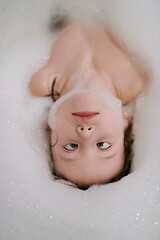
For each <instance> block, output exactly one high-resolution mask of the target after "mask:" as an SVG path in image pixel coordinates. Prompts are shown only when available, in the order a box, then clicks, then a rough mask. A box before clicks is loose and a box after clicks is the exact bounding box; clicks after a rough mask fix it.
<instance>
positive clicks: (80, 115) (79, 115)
mask: <svg viewBox="0 0 160 240" xmlns="http://www.w3.org/2000/svg"><path fill="white" fill-rule="evenodd" d="M98 114H99V112H75V113H72V115H73V117H74V118H76V119H77V120H79V121H81V122H88V121H89V120H90V119H92V118H93V117H95V116H97V115H98Z"/></svg>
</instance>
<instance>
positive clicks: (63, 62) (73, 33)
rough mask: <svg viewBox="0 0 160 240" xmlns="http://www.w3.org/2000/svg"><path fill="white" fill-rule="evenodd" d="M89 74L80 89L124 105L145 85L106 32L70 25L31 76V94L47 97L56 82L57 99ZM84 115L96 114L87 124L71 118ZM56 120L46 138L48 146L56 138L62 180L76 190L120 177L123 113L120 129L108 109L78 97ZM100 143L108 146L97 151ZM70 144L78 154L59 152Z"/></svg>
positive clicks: (54, 150)
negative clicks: (95, 91) (94, 91)
mask: <svg viewBox="0 0 160 240" xmlns="http://www.w3.org/2000/svg"><path fill="white" fill-rule="evenodd" d="M88 69H89V70H90V71H91V74H90V75H88V76H87V77H86V79H85V81H83V86H82V87H83V88H84V89H90V88H104V89H107V90H108V91H109V92H110V93H111V94H113V95H114V96H115V97H117V98H119V99H120V100H121V101H122V102H123V103H128V102H130V101H132V100H134V99H135V98H136V97H137V96H138V94H140V93H141V92H142V91H143V90H144V85H145V83H146V79H147V77H146V74H145V73H144V71H142V70H140V69H139V68H137V66H135V64H133V62H132V61H131V60H130V57H129V56H128V54H127V53H125V52H124V51H123V50H122V49H121V48H120V47H119V45H118V44H117V43H116V42H115V40H113V38H111V36H110V35H109V34H107V33H106V31H104V30H103V29H97V28H87V27H84V26H75V25H71V26H69V27H67V28H66V29H65V30H64V31H62V33H61V34H60V35H59V37H58V38H57V39H56V41H55V43H54V46H53V49H52V52H51V55H50V58H49V60H48V62H47V63H46V64H45V66H44V67H43V68H41V69H40V70H39V71H38V72H37V73H35V74H34V75H33V77H32V79H31V82H30V90H31V92H32V93H33V94H34V95H36V96H46V95H48V94H50V93H51V85H52V82H53V79H54V78H55V77H57V80H56V85H55V93H59V95H60V97H61V96H63V95H65V94H66V93H68V92H70V91H71V90H73V89H74V88H76V86H77V84H81V81H82V80H84V79H83V78H82V75H83V73H86V71H88ZM77 76H81V78H76V77H77ZM93 106H94V107H93ZM84 111H87V112H98V113H99V114H97V115H96V116H94V117H92V118H90V119H89V118H81V119H80V118H78V117H75V116H73V113H76V112H84ZM56 115H57V117H58V121H57V124H56V127H55V128H54V129H52V133H51V134H52V144H53V145H54V143H55V142H56V141H57V137H58V142H57V144H56V145H55V146H54V147H53V148H52V153H53V156H54V163H55V168H56V171H57V172H58V173H59V174H60V175H61V176H63V177H64V178H65V179H67V180H69V181H71V182H73V183H75V184H77V185H88V186H90V185H92V184H96V183H98V184H99V183H104V182H107V181H109V180H110V179H111V178H112V177H114V176H115V175H117V174H118V173H119V172H120V170H121V168H122V166H123V163H124V146H123V141H124V131H125V129H126V128H127V126H128V124H129V117H128V115H127V114H126V113H123V112H122V118H123V119H124V121H125V127H123V128H122V126H121V127H120V125H119V124H118V122H117V121H116V116H115V115H114V114H113V111H112V110H111V109H109V108H106V107H104V106H103V104H102V103H101V102H100V101H98V100H97V98H96V97H95V96H93V95H92V96H90V97H89V96H87V95H86V94H84V93H83V94H80V95H75V96H74V97H72V98H71V99H70V100H69V99H68V100H67V101H66V102H64V103H63V104H61V105H60V108H59V109H58V111H57V113H56ZM82 129H83V130H82ZM99 142H105V146H110V145H107V144H111V146H110V147H108V149H105V150H102V149H100V148H99V147H98V146H99V145H98V146H97V144H98V143H99ZM71 143H74V144H78V145H75V146H78V148H77V149H74V151H69V150H66V149H65V148H64V147H66V146H67V148H68V147H69V148H70V147H71V145H68V144H71Z"/></svg>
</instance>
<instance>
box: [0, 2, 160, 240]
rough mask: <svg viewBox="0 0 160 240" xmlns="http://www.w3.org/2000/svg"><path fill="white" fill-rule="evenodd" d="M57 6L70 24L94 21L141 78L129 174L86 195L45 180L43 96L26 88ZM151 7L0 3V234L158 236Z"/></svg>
mask: <svg viewBox="0 0 160 240" xmlns="http://www.w3.org/2000/svg"><path fill="white" fill-rule="evenodd" d="M57 8H58V9H63V10H64V11H65V12H67V13H68V14H69V16H70V19H71V20H72V21H85V22H86V23H87V22H96V23H97V24H104V25H105V26H106V28H107V29H109V30H110V31H111V32H113V34H114V35H115V36H116V37H117V39H119V41H120V42H121V43H123V44H125V45H127V47H128V49H129V50H130V51H131V53H133V54H134V55H135V56H136V57H138V59H139V62H140V64H142V63H143V64H144V66H145V67H146V68H147V70H148V72H149V76H150V84H149V85H148V86H147V88H146V91H145V93H144V94H142V95H141V96H140V97H139V98H138V99H137V101H136V106H135V109H136V111H135V121H134V132H135V143H134V159H133V172H132V173H131V174H129V175H128V176H126V177H124V178H123V179H121V181H119V182H116V183H112V184H106V185H101V186H92V187H90V188H89V189H88V190H87V191H82V190H78V189H76V188H73V187H70V186H67V185H65V184H63V183H62V182H60V181H55V180H54V179H53V177H52V175H51V173H50V169H49V164H48V163H49V159H50V154H49V149H48V141H47V137H46V131H45V130H44V125H45V124H44V123H45V120H46V116H47V113H48V111H49V109H50V107H51V105H52V101H51V99H48V98H34V97H33V96H31V95H30V93H29V91H28V88H27V86H28V83H29V79H30V77H31V75H32V74H33V72H35V71H36V70H37V69H38V68H39V67H40V66H41V65H42V64H44V63H45V62H46V60H47V59H48V56H49V52H50V48H51V46H52V43H53V40H54V38H55V36H56V35H55V34H53V33H52V32H51V31H50V30H49V27H48V26H49V22H50V18H51V16H52V15H53V14H54V12H55V9H57ZM56 11H57V10H56ZM159 12H160V2H159V1H158V0H154V1H151V0H145V1H144V0H134V1H132V0H122V1H116V0H112V1H111V0H107V1H105V0H92V1H91V0H90V1H89V0H88V1H80V0H68V1H64V0H60V1H54V0H46V1H42V0H41V1H40V0H32V1H25V0H22V1H20V0H15V1H9V0H7V1H6V0H1V2H0V29H1V30H0V32H1V35H0V43H1V44H0V52H1V54H0V106H1V111H0V123H1V125H0V126H1V131H0V132H1V134H0V136H1V139H0V141H1V142H0V143H1V144H0V156H1V157H0V165H1V166H0V239H1V240H30V239H34V240H44V239H46V240H53V239H54V240H75V239H78V240H86V239H87V240H106V239H107V240H124V239H127V240H132V239H133V240H135V239H136V240H151V239H152V240H159V239H160V107H159V106H160V93H159V89H160V15H159Z"/></svg>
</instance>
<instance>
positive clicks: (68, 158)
mask: <svg viewBox="0 0 160 240" xmlns="http://www.w3.org/2000/svg"><path fill="white" fill-rule="evenodd" d="M116 155H117V151H115V152H114V153H113V154H111V155H109V156H106V155H105V156H102V157H101V160H106V159H111V158H113V157H115V156H116ZM60 158H61V159H62V160H63V161H78V160H80V158H72V157H69V156H68V157H64V156H60Z"/></svg>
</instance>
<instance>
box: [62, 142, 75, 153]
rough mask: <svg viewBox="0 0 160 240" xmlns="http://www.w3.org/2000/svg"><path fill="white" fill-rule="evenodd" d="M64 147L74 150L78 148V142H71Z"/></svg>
mask: <svg viewBox="0 0 160 240" xmlns="http://www.w3.org/2000/svg"><path fill="white" fill-rule="evenodd" d="M64 148H65V149H66V150H68V151H74V150H76V149H77V148H78V144H76V143H69V144H67V145H66V146H64Z"/></svg>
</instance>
